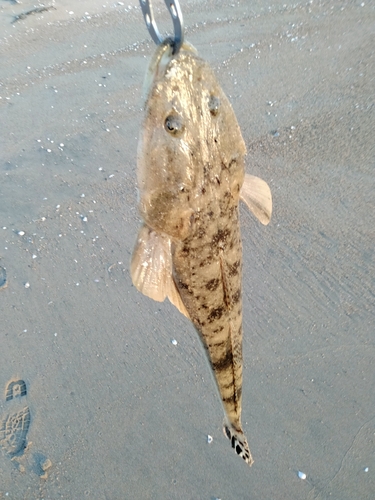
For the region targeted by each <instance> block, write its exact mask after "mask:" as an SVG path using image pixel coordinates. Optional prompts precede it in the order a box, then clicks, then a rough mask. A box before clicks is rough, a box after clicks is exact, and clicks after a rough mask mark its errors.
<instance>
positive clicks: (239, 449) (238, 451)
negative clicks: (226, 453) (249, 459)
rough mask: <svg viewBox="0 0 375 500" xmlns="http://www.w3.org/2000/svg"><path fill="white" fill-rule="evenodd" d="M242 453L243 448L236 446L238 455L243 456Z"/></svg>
mask: <svg viewBox="0 0 375 500" xmlns="http://www.w3.org/2000/svg"><path fill="white" fill-rule="evenodd" d="M241 452H242V448H241V446H240V445H239V444H238V445H237V446H236V453H237V455H241Z"/></svg>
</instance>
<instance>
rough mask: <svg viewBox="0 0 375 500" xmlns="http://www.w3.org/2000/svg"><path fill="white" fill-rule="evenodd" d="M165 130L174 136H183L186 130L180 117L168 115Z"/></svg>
mask: <svg viewBox="0 0 375 500" xmlns="http://www.w3.org/2000/svg"><path fill="white" fill-rule="evenodd" d="M164 128H165V130H166V131H167V132H168V133H170V134H172V135H176V136H177V135H181V134H182V132H183V131H184V129H185V126H184V124H183V121H182V118H181V116H179V115H168V116H167V118H166V119H165V122H164Z"/></svg>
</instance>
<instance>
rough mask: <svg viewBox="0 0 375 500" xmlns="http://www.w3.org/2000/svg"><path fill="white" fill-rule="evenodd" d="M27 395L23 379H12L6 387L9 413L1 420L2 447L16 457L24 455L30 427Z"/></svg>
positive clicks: (0, 444) (0, 437)
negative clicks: (25, 403) (25, 404)
mask: <svg viewBox="0 0 375 500" xmlns="http://www.w3.org/2000/svg"><path fill="white" fill-rule="evenodd" d="M26 395H27V390H26V384H25V382H24V381H23V380H12V381H10V382H9V383H8V384H7V387H6V389H5V401H6V405H7V407H8V415H6V416H5V417H2V418H1V420H0V447H1V448H3V449H4V450H5V452H6V453H7V454H8V455H10V456H11V457H14V456H16V455H22V454H23V451H24V449H25V448H26V436H27V432H28V430H29V427H30V410H29V407H28V406H24V405H23V399H24V397H25V396H26Z"/></svg>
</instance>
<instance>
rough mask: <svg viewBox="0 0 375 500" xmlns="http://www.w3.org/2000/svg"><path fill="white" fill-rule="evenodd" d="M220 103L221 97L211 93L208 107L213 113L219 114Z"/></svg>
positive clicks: (214, 114)
mask: <svg viewBox="0 0 375 500" xmlns="http://www.w3.org/2000/svg"><path fill="white" fill-rule="evenodd" d="M220 104H221V103H220V99H219V98H218V97H216V96H215V95H210V98H209V100H208V109H209V110H210V113H211V115H213V116H216V115H217V114H218V112H219V108H220Z"/></svg>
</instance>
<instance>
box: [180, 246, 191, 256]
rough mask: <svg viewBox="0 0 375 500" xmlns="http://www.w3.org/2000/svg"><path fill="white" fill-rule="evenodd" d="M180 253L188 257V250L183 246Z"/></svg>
mask: <svg viewBox="0 0 375 500" xmlns="http://www.w3.org/2000/svg"><path fill="white" fill-rule="evenodd" d="M181 253H183V254H184V255H186V256H187V255H189V253H190V248H189V247H188V246H184V247H183V248H182V250H181Z"/></svg>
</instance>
